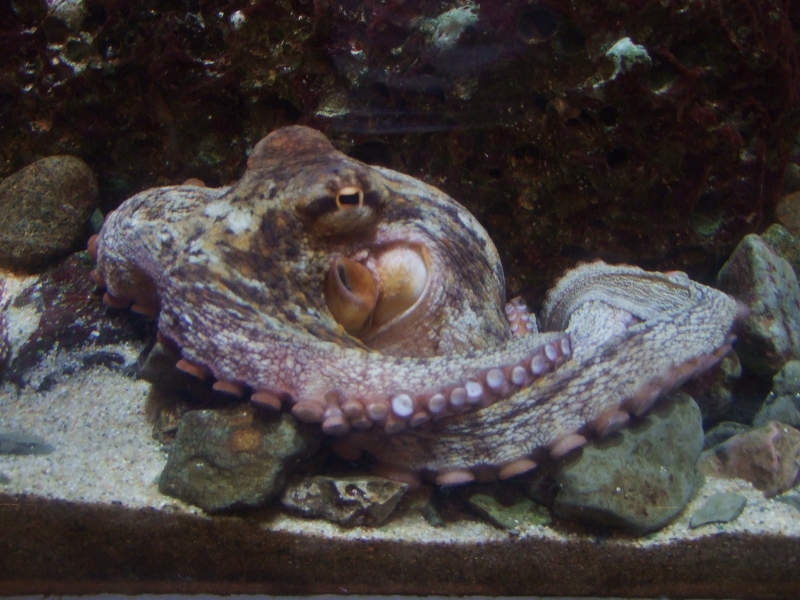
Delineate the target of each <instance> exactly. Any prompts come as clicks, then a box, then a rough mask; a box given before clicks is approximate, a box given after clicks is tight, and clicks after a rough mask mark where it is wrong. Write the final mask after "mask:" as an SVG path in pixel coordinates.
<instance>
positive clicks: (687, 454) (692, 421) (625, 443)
mask: <svg viewBox="0 0 800 600" xmlns="http://www.w3.org/2000/svg"><path fill="white" fill-rule="evenodd" d="M702 446H703V429H702V427H701V418H700V409H699V408H698V407H697V404H695V402H694V400H692V398H691V397H690V396H688V395H686V394H673V395H671V396H668V397H667V398H664V399H663V400H661V401H660V402H659V404H658V405H657V406H656V407H655V408H654V409H653V410H652V411H651V412H650V414H649V415H648V416H647V417H646V418H645V419H643V420H642V422H641V423H640V424H637V425H634V426H633V427H630V428H628V429H624V430H622V431H620V432H619V433H617V434H614V435H612V436H610V437H609V438H608V439H603V440H600V441H598V442H597V443H595V444H591V445H589V446H587V447H585V448H584V449H583V451H582V452H581V453H579V455H578V456H576V457H575V458H568V459H567V463H566V464H565V465H564V466H563V468H561V469H560V470H559V471H558V473H556V475H555V479H556V482H557V483H558V485H559V488H560V489H559V491H558V494H557V495H556V498H555V503H554V505H553V510H554V512H555V513H556V514H557V515H559V516H561V517H563V518H566V519H576V520H580V521H583V522H584V523H587V524H591V525H599V526H603V527H615V528H621V529H623V530H626V531H628V532H631V533H634V534H645V533H648V532H651V531H655V530H656V529H659V528H661V527H664V526H665V525H667V524H668V523H669V522H670V521H672V520H673V519H674V518H675V517H676V516H677V515H678V513H680V511H681V510H683V507H684V506H686V503H687V502H688V501H689V498H691V496H692V493H693V492H694V489H695V485H696V484H697V483H698V477H697V474H696V472H695V463H696V462H697V459H698V457H699V456H700V451H701V449H702Z"/></svg>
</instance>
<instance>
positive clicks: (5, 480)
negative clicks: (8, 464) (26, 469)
mask: <svg viewBox="0 0 800 600" xmlns="http://www.w3.org/2000/svg"><path fill="white" fill-rule="evenodd" d="M9 483H11V479H10V478H9V477H8V475H6V474H5V473H0V485H8V484H9Z"/></svg>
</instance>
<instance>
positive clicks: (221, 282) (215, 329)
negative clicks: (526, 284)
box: [92, 127, 569, 434]
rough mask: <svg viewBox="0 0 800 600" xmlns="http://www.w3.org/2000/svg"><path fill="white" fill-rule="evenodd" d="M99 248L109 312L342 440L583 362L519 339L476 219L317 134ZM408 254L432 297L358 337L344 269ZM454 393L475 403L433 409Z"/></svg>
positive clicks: (112, 224) (277, 135) (111, 221)
mask: <svg viewBox="0 0 800 600" xmlns="http://www.w3.org/2000/svg"><path fill="white" fill-rule="evenodd" d="M343 190H344V191H345V192H353V191H354V190H357V191H358V192H359V193H361V194H363V199H362V202H360V203H359V204H358V205H355V204H350V205H346V204H344V201H342V202H337V198H338V197H339V194H343V193H344V192H343ZM350 198H351V200H352V199H353V194H352V193H350ZM92 246H93V251H94V253H95V254H96V257H97V265H98V268H97V271H96V276H97V278H98V279H99V280H100V281H101V282H103V283H104V284H105V285H106V287H107V292H108V293H107V296H106V299H107V301H109V302H110V303H112V304H113V305H115V306H124V305H127V304H131V303H133V306H134V308H138V309H139V310H144V312H152V313H155V312H156V311H158V312H159V317H158V328H159V332H160V333H161V334H162V335H163V336H165V337H166V338H168V339H169V340H171V341H173V342H174V343H175V344H177V345H178V346H179V347H180V348H181V351H182V354H183V357H184V359H186V360H188V361H190V362H191V363H192V364H193V365H200V366H202V367H204V368H206V369H207V370H208V371H210V372H211V374H213V375H214V376H215V377H216V378H217V379H218V380H221V381H224V382H228V383H232V384H234V386H249V387H250V388H251V389H252V390H254V391H256V392H261V393H263V392H266V393H267V394H269V395H272V396H275V397H278V398H282V399H284V400H286V401H291V402H294V403H295V409H294V412H295V414H297V415H298V416H299V417H300V418H303V419H305V420H309V421H323V420H324V423H323V427H324V428H325V429H326V431H329V432H331V433H339V434H342V433H346V432H347V431H349V429H350V427H351V426H354V427H361V428H364V427H369V426H371V425H372V424H373V423H374V422H378V423H380V424H381V425H382V427H383V428H385V429H387V430H389V431H396V430H397V429H400V428H402V427H403V426H405V423H407V422H409V421H410V422H412V423H414V424H418V423H420V422H422V421H424V420H427V419H428V418H430V417H431V416H433V415H434V414H435V415H436V416H443V415H446V414H451V413H454V412H459V411H462V410H466V409H467V408H468V407H469V406H468V405H469V404H470V402H468V401H464V400H463V398H462V397H463V396H464V390H465V389H476V388H475V386H476V385H478V386H482V389H483V390H484V393H483V394H482V397H481V398H480V399H475V398H470V399H469V400H471V401H473V404H474V405H476V406H477V405H485V404H488V403H490V402H492V401H495V400H496V399H498V398H499V397H503V396H506V395H508V394H509V393H511V391H513V390H512V389H511V388H510V387H509V386H508V385H505V386H501V387H502V389H498V390H495V391H491V390H488V389H487V385H486V376H487V374H488V373H489V372H492V374H493V376H496V375H497V373H498V370H499V371H500V372H505V373H507V374H509V375H510V373H511V371H512V370H513V369H514V367H518V366H519V365H520V364H524V363H526V361H527V362H529V361H530V359H531V358H532V357H535V356H537V355H538V356H542V355H544V354H545V353H546V355H547V356H550V360H549V362H548V364H547V366H546V369H549V368H552V367H553V366H555V365H557V364H558V363H559V362H562V361H563V359H564V358H565V356H564V353H565V352H567V353H568V352H569V343H568V338H567V336H566V335H565V334H563V333H553V334H550V335H547V336H537V337H533V336H522V337H512V335H511V330H510V327H509V324H508V322H507V320H506V318H505V315H504V312H503V296H504V293H505V292H504V282H503V272H502V267H501V265H500V261H499V257H498V255H497V251H496V249H495V247H494V245H493V244H492V241H491V240H490V239H489V237H488V235H487V234H486V232H485V231H484V229H483V228H482V227H481V226H480V225H479V224H478V222H477V221H476V220H475V218H474V217H473V216H472V215H471V214H470V213H469V212H468V211H467V210H466V209H464V208H463V207H462V206H460V205H459V204H458V203H456V202H455V201H454V200H452V199H451V198H449V197H448V196H446V195H445V194H443V193H442V192H440V191H439V190H437V189H435V188H433V187H431V186H428V185H426V184H424V183H422V182H420V181H418V180H416V179H413V178H411V177H408V176H405V175H402V174H400V173H396V172H394V171H390V170H388V169H382V168H378V167H370V166H367V165H364V164H362V163H360V162H358V161H355V160H353V159H351V158H349V157H347V156H345V155H344V154H341V153H339V152H337V151H336V150H335V149H334V148H333V146H331V144H330V143H329V142H328V140H327V139H326V138H325V137H324V136H323V135H322V134H320V133H319V132H317V131H314V130H312V129H308V128H305V127H287V128H284V129H280V130H278V131H276V132H273V133H272V134H270V135H269V136H268V137H266V138H265V139H264V140H262V141H261V142H260V143H259V144H258V145H257V146H256V147H255V149H254V151H253V153H252V155H251V156H250V158H249V160H248V167H247V171H246V173H245V174H244V177H243V178H242V179H241V180H240V181H239V182H238V183H236V184H235V185H233V186H232V187H230V188H221V189H209V188H203V187H195V186H175V187H167V188H155V189H151V190H147V191H145V192H142V193H140V194H138V195H136V196H134V197H132V198H130V199H129V200H127V201H126V202H124V203H123V204H122V205H121V206H120V207H119V209H118V210H116V211H114V212H113V213H112V214H110V215H109V217H108V219H107V220H106V223H105V224H104V226H103V229H102V231H101V232H100V234H99V237H98V238H97V240H96V242H94V243H93V244H92ZM409 248H410V249H411V250H412V252H413V253H414V256H417V257H423V259H424V261H425V262H426V264H427V280H426V284H425V287H424V291H423V293H422V295H421V297H420V298H419V300H418V301H417V302H416V303H415V304H414V305H413V306H412V307H410V308H409V309H408V310H406V311H404V312H402V313H401V314H399V315H396V318H394V319H389V320H388V322H386V323H383V324H382V325H381V326H380V327H376V328H372V329H369V330H368V331H366V332H365V333H364V334H363V335H362V339H357V338H356V337H353V336H352V335H349V334H348V333H347V332H346V331H345V330H344V329H343V327H342V326H341V325H340V324H339V323H338V322H337V321H336V320H335V319H334V318H333V316H332V315H331V312H330V311H329V309H328V305H327V303H326V295H325V293H326V292H325V281H326V276H327V274H328V273H329V271H331V268H332V266H331V265H332V264H334V261H336V260H337V258H338V257H345V258H348V259H351V260H353V261H356V262H359V263H361V264H364V265H367V266H369V267H370V268H371V269H373V270H374V271H376V272H377V271H380V267H379V266H377V267H376V266H375V265H374V264H372V263H374V262H376V261H377V262H378V263H379V262H380V261H381V257H385V256H398V254H397V252H396V251H397V249H401V250H403V249H409ZM393 252H394V254H393ZM399 256H400V257H401V258H402V257H403V253H402V252H400V253H399ZM420 260H422V259H420ZM370 261H372V262H370ZM389 262H392V261H389ZM411 262H412V263H414V264H417V263H419V262H420V261H419V260H417V261H416V263H415V261H413V260H412V261H411ZM390 270H391V269H390ZM376 277H379V276H377V275H376ZM387 285H388V284H386V285H385V282H382V283H381V294H383V288H384V287H387ZM382 297H383V296H381V298H382ZM384 320H385V319H384ZM493 369H494V370H493ZM535 375H536V374H532V373H528V374H527V375H526V377H525V380H524V383H529V382H530V380H531V379H532V378H533V376H535ZM454 391H455V392H454ZM440 393H443V394H444V395H445V396H447V398H448V400H449V399H450V397H451V396H452V397H453V398H456V399H457V400H458V402H461V403H462V404H461V405H456V406H453V405H452V403H451V404H448V405H447V406H446V407H445V408H444V409H441V408H440V405H439V404H436V405H435V409H437V410H438V412H436V411H435V410H433V409H431V410H429V409H428V408H427V403H428V402H429V401H430V400H431V398H434V397H436V398H435V400H437V401H438V400H441V397H442V396H439V394H440ZM454 393H455V396H454V395H453V394H454ZM459 393H460V394H461V395H460V396H459ZM398 397H399V399H400V400H401V401H404V402H405V404H403V402H401V403H400V405H399V407H400V408H402V409H403V410H402V411H400V414H398V411H396V410H393V407H394V406H395V404H394V401H395V399H397V398H398ZM409 402H411V403H413V407H412V409H409V408H408V404H409ZM298 407H299V408H302V410H298Z"/></svg>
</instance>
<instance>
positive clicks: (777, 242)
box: [761, 224, 800, 275]
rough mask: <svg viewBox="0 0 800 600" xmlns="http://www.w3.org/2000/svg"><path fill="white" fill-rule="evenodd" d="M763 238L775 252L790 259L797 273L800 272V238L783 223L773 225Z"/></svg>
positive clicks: (762, 235)
mask: <svg viewBox="0 0 800 600" xmlns="http://www.w3.org/2000/svg"><path fill="white" fill-rule="evenodd" d="M761 239H762V240H764V242H765V243H766V244H767V245H768V246H769V247H770V248H772V249H773V250H774V252H775V254H777V255H778V256H780V257H781V258H784V259H786V260H787V261H789V264H790V265H792V270H793V271H794V273H795V275H797V274H798V273H800V239H797V238H796V237H795V236H794V235H792V233H791V232H790V231H789V230H788V229H786V227H784V226H783V225H777V224H776V225H772V226H770V228H769V229H767V230H766V231H765V232H764V233H762V234H761Z"/></svg>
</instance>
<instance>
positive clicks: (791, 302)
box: [718, 234, 800, 375]
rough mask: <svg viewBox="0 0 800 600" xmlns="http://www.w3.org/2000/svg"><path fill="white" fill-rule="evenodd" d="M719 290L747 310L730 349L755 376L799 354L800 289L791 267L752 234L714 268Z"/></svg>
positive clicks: (767, 373) (771, 372)
mask: <svg viewBox="0 0 800 600" xmlns="http://www.w3.org/2000/svg"><path fill="white" fill-rule="evenodd" d="M718 283H719V287H720V289H722V290H724V291H726V292H728V293H729V294H731V295H733V296H735V297H736V298H738V299H739V300H741V301H742V302H744V303H745V304H746V305H747V306H748V307H749V308H750V315H749V316H748V317H747V318H746V319H745V320H744V321H742V322H741V323H740V324H739V329H738V330H739V344H738V345H737V347H736V352H737V354H738V355H739V358H740V359H741V360H742V363H743V364H745V365H746V366H748V367H750V368H751V369H752V370H753V371H755V372H756V373H758V374H761V375H773V374H774V373H776V372H777V371H778V370H780V368H781V367H783V365H784V364H786V362H787V361H789V360H791V359H792V358H798V357H800V288H799V287H798V285H797V277H796V276H795V273H794V271H793V270H792V267H791V265H790V264H789V263H788V262H787V261H786V260H784V259H783V258H781V257H780V256H778V255H777V254H775V252H773V251H772V249H771V248H770V247H769V246H768V245H767V244H766V243H764V241H763V240H762V239H761V238H760V237H758V236H757V235H752V234H751V235H747V236H745V238H744V239H743V240H742V241H741V242H740V243H739V245H738V246H737V247H736V250H734V252H733V255H731V257H730V259H729V260H728V262H726V263H725V265H724V266H723V267H722V270H721V271H720V272H719V276H718Z"/></svg>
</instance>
